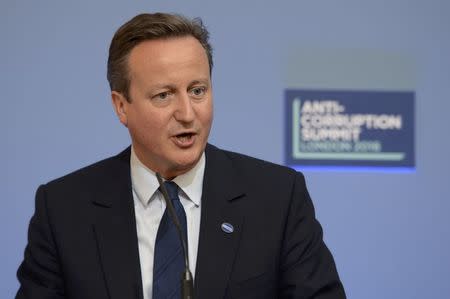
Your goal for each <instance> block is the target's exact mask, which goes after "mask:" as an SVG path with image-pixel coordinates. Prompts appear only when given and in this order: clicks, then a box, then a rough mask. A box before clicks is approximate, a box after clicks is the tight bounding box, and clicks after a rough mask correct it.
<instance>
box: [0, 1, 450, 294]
mask: <svg viewBox="0 0 450 299" xmlns="http://www.w3.org/2000/svg"><path fill="white" fill-rule="evenodd" d="M449 3H450V2H448V1H444V0H429V1H411V0H410V1H406V0H391V1H368V0H364V1H361V0H359V1H356V0H341V1H321V0H318V1H303V0H299V1H265V2H262V1H235V0H229V1H206V0H204V1H200V0H197V1H181V0H179V1H175V0H174V1H146V2H145V3H144V2H143V1H142V2H137V1H136V2H131V1H71V2H65V1H64V2H63V1H13V0H3V1H1V2H0V36H1V40H0V45H1V46H0V69H1V71H0V92H1V99H2V101H1V106H0V107H1V111H2V113H3V116H2V117H1V118H0V122H1V126H0V128H1V130H2V135H1V136H2V141H1V142H2V146H1V147H0V151H1V155H0V157H1V158H0V159H1V161H0V165H1V166H2V167H1V171H0V173H1V180H0V182H1V183H0V184H1V185H0V186H1V193H2V198H1V208H0V236H1V239H2V241H1V247H0V253H1V267H0V281H1V282H0V298H12V297H13V294H14V293H15V291H16V289H17V286H18V284H17V281H16V279H15V271H16V269H17V267H18V265H19V263H20V261H21V259H22V257H23V249H24V246H25V244H26V230H27V226H28V221H29V218H30V216H31V215H32V213H33V210H34V192H35V190H36V188H37V186H38V185H39V184H40V183H43V182H46V181H48V180H51V179H53V178H56V177H59V176H61V175H63V174H65V173H67V172H69V171H72V170H75V169H77V168H80V167H82V166H84V165H87V164H89V163H92V162H94V161H96V160H99V159H101V158H104V157H106V156H109V155H113V154H115V153H117V152H119V151H120V150H122V149H123V148H124V147H126V146H127V145H128V144H129V139H128V135H127V131H126V130H125V129H124V128H122V127H121V125H119V123H118V121H117V120H116V119H115V116H114V114H113V110H112V108H111V105H110V100H109V90H108V85H107V81H106V78H105V64H106V59H107V49H108V46H109V42H110V40H111V37H112V35H113V33H114V31H115V30H116V29H117V27H118V26H119V25H120V24H122V23H123V22H124V21H125V20H127V19H129V18H130V17H132V16H133V15H135V14H137V13H140V12H145V11H160V10H161V11H169V12H178V13H183V14H186V15H188V16H191V17H194V16H201V17H202V18H203V20H204V21H205V23H206V24H207V26H208V28H209V29H210V31H211V34H212V43H213V45H214V48H215V65H216V66H215V69H214V76H213V83H214V94H215V123H214V126H213V131H212V135H211V142H212V143H214V144H216V145H218V146H221V147H224V148H226V149H231V150H235V151H239V152H243V153H246V154H249V155H254V156H256V157H259V158H262V159H266V160H270V161H273V162H276V163H283V160H284V158H283V152H284V148H283V146H284V145H283V143H284V139H283V138H284V137H283V136H284V134H283V125H284V115H283V113H284V112H283V107H284V105H283V91H284V89H285V88H287V87H299V88H302V87H305V88H349V89H351V88H354V89H358V88H359V89H365V88H366V89H385V90H397V89H400V90H415V91H416V153H417V154H416V164H417V171H416V172H414V173H408V174H399V173H381V172H338V171H329V172H317V171H316V172H312V171H306V172H305V174H306V177H307V182H308V185H309V188H310V193H311V194H312V197H313V201H314V203H315V206H316V210H317V215H318V218H319V220H320V221H321V223H322V224H323V226H324V229H325V239H326V242H327V244H328V245H329V247H330V248H331V250H332V251H333V253H334V256H335V259H336V262H337V265H338V269H339V272H340V275H341V278H342V280H343V282H344V284H345V287H346V290H347V293H348V297H349V298H368V299H379V298H386V299H388V298H389V299H391V298H392V299H394V298H396V299H397V298H450V284H449V283H448V280H449V277H450V256H449V252H450V240H449V236H450V217H448V215H449V210H450V203H449V199H450V187H449V186H450V180H449V174H448V171H449V166H450V163H449V162H450V158H449V152H450V140H449V133H448V130H449V129H450V120H449V117H448V114H449V110H450V99H449V94H450V55H449V53H450V33H449V31H450V30H449V29H450V4H449Z"/></svg>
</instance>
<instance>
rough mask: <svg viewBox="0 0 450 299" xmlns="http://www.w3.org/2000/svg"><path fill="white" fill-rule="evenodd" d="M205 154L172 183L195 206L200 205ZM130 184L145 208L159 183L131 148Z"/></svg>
mask: <svg viewBox="0 0 450 299" xmlns="http://www.w3.org/2000/svg"><path fill="white" fill-rule="evenodd" d="M205 161H206V158H205V153H204V152H203V154H202V156H201V157H200V160H199V161H198V162H197V164H196V165H195V166H194V167H193V168H192V169H190V170H189V171H188V172H186V173H183V174H181V175H179V176H177V177H176V178H174V179H173V181H174V182H175V183H176V184H177V185H178V187H179V188H180V189H181V191H183V193H184V194H185V195H186V196H187V198H188V199H189V200H191V201H192V202H193V203H194V204H195V205H196V206H199V205H200V200H201V197H202V189H203V175H204V173H205ZM130 168H131V182H132V185H133V190H134V191H135V192H136V195H137V197H138V199H139V200H140V201H141V203H142V204H143V205H144V206H146V205H147V204H148V203H149V201H150V199H151V198H152V196H153V194H154V193H155V192H156V191H157V190H158V188H159V183H158V179H157V178H156V174H155V172H154V171H153V170H151V169H150V168H148V167H147V166H145V165H144V164H143V163H142V162H141V161H140V160H139V158H138V157H137V156H136V154H135V152H134V149H133V147H131V156H130Z"/></svg>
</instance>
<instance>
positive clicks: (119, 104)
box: [111, 90, 130, 127]
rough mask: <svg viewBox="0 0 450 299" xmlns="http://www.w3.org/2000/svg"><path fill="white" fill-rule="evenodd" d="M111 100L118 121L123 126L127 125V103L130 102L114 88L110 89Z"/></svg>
mask: <svg viewBox="0 0 450 299" xmlns="http://www.w3.org/2000/svg"><path fill="white" fill-rule="evenodd" d="M111 101H112V104H113V107H114V110H115V111H116V114H117V117H118V118H119V120H120V122H121V123H122V124H123V125H124V126H125V127H127V124H128V115H127V108H128V105H130V103H129V102H128V101H127V99H126V98H125V97H124V96H123V94H122V93H120V92H117V91H114V90H113V91H111Z"/></svg>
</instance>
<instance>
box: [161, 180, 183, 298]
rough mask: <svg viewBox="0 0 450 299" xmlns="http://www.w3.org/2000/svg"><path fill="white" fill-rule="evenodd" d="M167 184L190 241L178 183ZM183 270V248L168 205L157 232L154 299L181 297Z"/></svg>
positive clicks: (168, 191)
mask: <svg viewBox="0 0 450 299" xmlns="http://www.w3.org/2000/svg"><path fill="white" fill-rule="evenodd" d="M164 185H165V187H166V189H167V193H168V195H169V198H170V200H171V201H172V204H173V207H174V208H175V212H176V214H177V217H178V219H179V221H180V224H181V230H182V232H183V233H184V237H185V240H186V242H187V228H186V214H185V212H184V209H183V205H182V204H181V202H180V198H179V197H178V186H177V184H175V183H174V182H171V181H166V182H164ZM183 272H184V256H183V247H182V244H181V242H180V237H179V236H178V233H177V230H176V227H175V224H173V221H172V219H170V216H169V213H168V210H167V208H166V211H165V212H164V215H163V217H162V219H161V222H160V224H159V228H158V233H157V234H156V243H155V254H154V262H153V299H169V298H176V299H179V298H181V276H182V273H183Z"/></svg>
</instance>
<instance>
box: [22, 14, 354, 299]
mask: <svg viewBox="0 0 450 299" xmlns="http://www.w3.org/2000/svg"><path fill="white" fill-rule="evenodd" d="M212 65H213V62H212V50H211V46H210V44H209V42H208V32H207V31H206V29H205V28H204V27H203V25H202V24H201V22H200V21H199V20H189V19H186V18H184V17H182V16H177V15H169V14H160V13H157V14H142V15H138V16H136V17H134V18H133V19H131V20H130V21H129V22H127V23H126V24H124V25H123V26H122V27H121V28H119V30H118V31H117V32H116V34H115V36H114V38H113V40H112V42H111V46H110V51H109V59H108V80H109V82H110V86H111V98H112V103H113V106H114V109H115V111H116V113H117V116H118V118H119V120H120V122H121V123H122V124H123V125H124V126H126V127H127V128H128V130H129V133H130V137H131V142H132V146H131V148H128V149H126V150H125V151H124V152H122V153H120V154H119V155H117V156H115V157H112V158H109V159H106V160H103V161H100V162H98V163H96V164H94V165H91V166H88V167H86V168H84V169H81V170H78V171H76V172H74V173H71V174H69V175H67V176H65V177H62V178H59V179H57V180H55V181H52V182H50V183H47V184H46V185H42V186H40V187H39V189H38V191H37V194H36V210H35V214H34V216H33V217H32V219H31V221H30V227H29V241H28V245H27V248H26V250H25V259H24V261H23V263H22V265H21V266H20V268H19V270H18V278H19V281H20V283H21V286H20V289H19V291H18V293H17V296H16V298H83V299H89V298H95V299H103V298H124V299H129V298H144V299H148V298H154V299H157V298H179V296H180V291H179V287H180V285H179V277H180V275H181V274H179V273H181V272H180V271H182V270H181V269H180V267H182V263H183V261H182V256H181V251H180V249H179V248H181V246H180V243H179V241H173V240H174V239H173V238H174V236H173V235H172V233H167V231H171V232H173V231H174V229H173V223H172V221H169V220H167V215H166V214H167V213H166V212H165V210H166V209H165V207H166V205H165V202H164V199H163V196H162V195H161V191H162V189H160V188H159V184H158V181H157V178H156V173H159V174H160V175H161V176H162V177H163V178H164V180H166V183H165V184H164V185H166V186H167V188H169V187H170V188H173V189H171V190H172V191H173V190H175V191H173V192H172V195H171V200H172V202H173V203H174V206H175V208H176V209H177V214H178V212H180V214H179V217H180V219H181V221H180V222H181V223H182V229H181V231H182V232H183V234H184V235H185V237H186V238H187V240H188V242H187V243H188V246H187V247H188V256H189V258H190V264H189V265H190V268H191V270H192V272H193V274H194V281H195V287H194V289H195V298H208V299H210V298H258V299H261V298H333V299H334V298H336V299H339V298H345V294H344V290H343V287H342V284H341V282H340V280H339V278H338V274H337V272H336V268H335V265H334V261H333V258H332V256H331V254H330V252H329V251H328V249H327V248H326V246H325V244H324V243H323V241H322V230H321V227H320V225H319V223H318V222H317V221H316V220H315V218H314V210H313V206H312V203H311V200H310V197H309V195H308V191H307V189H306V186H305V181H304V179H303V176H302V175H301V174H299V173H297V172H295V171H293V170H290V169H288V168H285V167H282V166H278V165H274V164H271V163H268V162H263V161H260V160H257V159H254V158H250V157H246V156H243V155H240V154H236V153H231V152H227V151H223V150H220V149H218V148H216V147H214V146H212V145H209V144H207V140H208V135H209V131H210V128H211V123H212V118H213V103H212V84H211V70H212ZM162 227H164V232H162V231H163V229H162ZM168 235H170V237H167V236H168ZM164 238H166V239H164ZM167 239H170V240H169V241H167V242H168V243H167V244H172V245H170V246H166V247H164V246H162V245H163V244H166V243H164V242H165V241H164V240H167ZM170 242H172V243H170ZM175 247H176V250H175V251H177V252H176V253H174V257H173V258H172V257H170V258H167V259H166V257H164V254H166V253H167V252H170V251H171V250H173V249H174V248H175ZM175 260H176V261H175ZM162 264H163V265H162ZM161 265H162V266H161ZM161 269H162V270H161ZM167 269H169V270H167ZM172 269H175V270H174V272H170V271H172ZM165 271H166V272H165ZM169 272H170V274H164V275H165V276H164V275H162V274H161V273H169ZM175 273H176V274H175ZM161 277H163V278H161Z"/></svg>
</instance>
